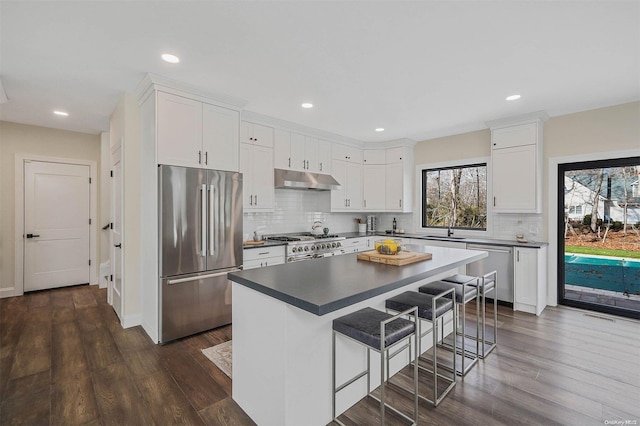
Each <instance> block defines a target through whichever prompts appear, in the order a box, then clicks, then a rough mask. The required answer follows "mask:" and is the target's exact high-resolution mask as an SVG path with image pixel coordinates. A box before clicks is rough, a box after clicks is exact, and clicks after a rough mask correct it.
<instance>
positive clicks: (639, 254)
mask: <svg viewBox="0 0 640 426" xmlns="http://www.w3.org/2000/svg"><path fill="white" fill-rule="evenodd" d="M564 252H565V253H577V254H596V255H598V256H613V257H633V258H636V259H640V251H629V250H612V249H605V248H598V247H582V246H564Z"/></svg>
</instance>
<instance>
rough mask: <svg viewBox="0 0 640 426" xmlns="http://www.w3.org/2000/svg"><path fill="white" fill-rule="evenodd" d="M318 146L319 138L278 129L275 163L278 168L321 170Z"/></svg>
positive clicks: (307, 170)
mask: <svg viewBox="0 0 640 426" xmlns="http://www.w3.org/2000/svg"><path fill="white" fill-rule="evenodd" d="M318 147H319V144H318V139H317V138H314V137H310V136H305V135H301V134H299V133H292V132H288V131H286V130H281V129H276V130H275V141H274V165H275V167H276V169H285V170H299V171H305V172H314V173H317V172H320V160H319V153H318Z"/></svg>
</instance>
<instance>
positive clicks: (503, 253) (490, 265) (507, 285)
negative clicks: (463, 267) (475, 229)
mask: <svg viewBox="0 0 640 426" xmlns="http://www.w3.org/2000/svg"><path fill="white" fill-rule="evenodd" d="M467 249H468V250H482V251H486V252H489V257H485V258H484V259H481V260H478V261H477V262H474V263H470V264H468V265H467V275H474V276H480V275H484V274H486V273H489V272H492V271H498V300H500V301H503V302H509V303H511V304H513V247H503V246H493V245H484V244H467Z"/></svg>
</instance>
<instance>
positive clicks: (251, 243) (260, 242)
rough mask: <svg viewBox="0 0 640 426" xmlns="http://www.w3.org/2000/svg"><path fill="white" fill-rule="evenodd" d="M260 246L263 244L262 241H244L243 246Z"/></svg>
mask: <svg viewBox="0 0 640 426" xmlns="http://www.w3.org/2000/svg"><path fill="white" fill-rule="evenodd" d="M261 244H264V241H245V242H244V245H245V246H259V245H261Z"/></svg>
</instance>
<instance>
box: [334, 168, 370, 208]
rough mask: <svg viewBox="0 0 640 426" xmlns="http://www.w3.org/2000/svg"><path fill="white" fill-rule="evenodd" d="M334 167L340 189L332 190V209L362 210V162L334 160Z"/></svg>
mask: <svg viewBox="0 0 640 426" xmlns="http://www.w3.org/2000/svg"><path fill="white" fill-rule="evenodd" d="M332 167H333V168H332V171H331V174H332V176H333V177H334V178H335V179H336V180H337V181H338V183H340V189H338V190H334V191H331V211H354V210H356V211H358V210H362V164H356V163H349V162H347V161H342V160H333V163H332Z"/></svg>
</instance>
